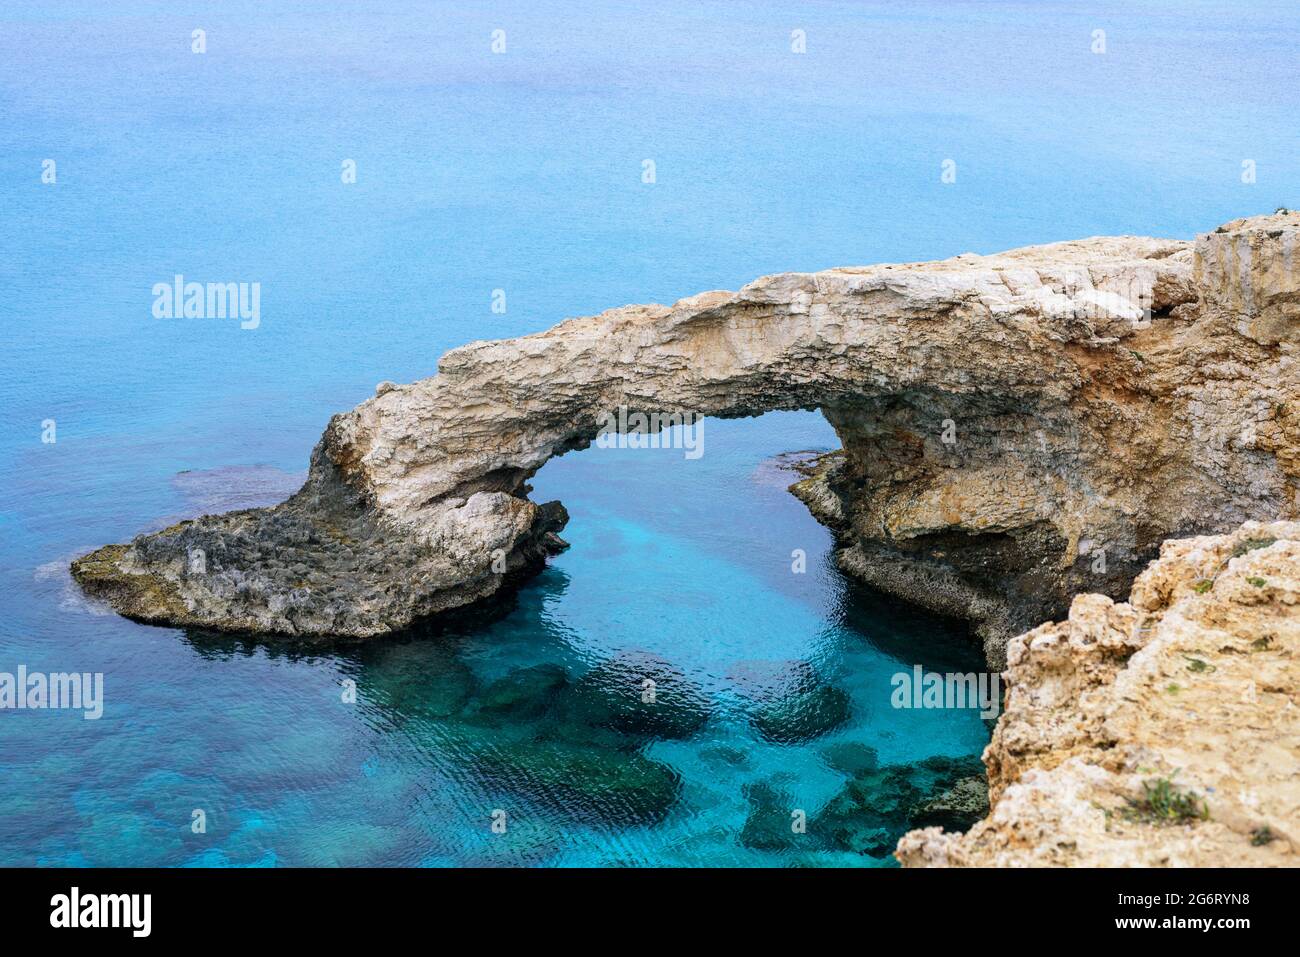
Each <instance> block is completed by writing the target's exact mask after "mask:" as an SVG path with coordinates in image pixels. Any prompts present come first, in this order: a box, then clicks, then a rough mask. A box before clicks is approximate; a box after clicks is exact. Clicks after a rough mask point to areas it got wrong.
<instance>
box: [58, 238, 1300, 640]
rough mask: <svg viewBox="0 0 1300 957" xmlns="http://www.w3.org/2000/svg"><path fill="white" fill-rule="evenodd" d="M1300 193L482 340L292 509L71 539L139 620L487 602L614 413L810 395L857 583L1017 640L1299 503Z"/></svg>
mask: <svg viewBox="0 0 1300 957" xmlns="http://www.w3.org/2000/svg"><path fill="white" fill-rule="evenodd" d="M1298 234H1300V215H1297V214H1279V215H1275V216H1269V217H1259V218H1255V219H1249V220H1241V221H1238V222H1234V223H1230V224H1228V225H1227V226H1225V227H1220V229H1219V230H1217V231H1216V232H1213V233H1210V234H1208V235H1206V236H1202V237H1201V238H1199V239H1198V240H1197V241H1196V243H1195V245H1193V244H1190V243H1186V242H1181V241H1173V240H1161V239H1145V238H1135V237H1114V238H1095V239H1086V240H1080V241H1076V242H1066V243H1058V244H1053V245H1048V246H1039V247H1032V248H1027V249H1021V250H1016V251H1013V252H1008V253H1003V254H1000V255H995V256H977V255H971V254H967V255H962V256H958V257H956V258H953V259H948V260H944V261H942V262H934V263H920V264H911V265H878V266H869V267H854V268H843V269H831V270H827V271H825V272H819V273H813V274H802V273H789V274H782V275H776V276H768V277H765V278H762V279H759V280H756V281H755V282H753V283H750V284H749V285H747V286H745V287H744V288H743V289H741V290H740V291H739V292H734V293H731V292H707V293H702V294H700V295H698V296H693V297H691V298H688V299H683V300H681V301H680V302H678V303H676V304H675V305H673V306H658V305H653V306H626V307H623V308H619V309H613V310H610V311H608V312H605V313H602V314H601V315H599V316H594V317H587V318H578V319H571V320H568V321H565V322H562V323H560V324H559V325H557V326H555V327H553V328H551V329H549V330H547V331H546V332H542V333H539V334H536V335H531V336H524V337H521V338H518V339H510V340H505V341H500V342H474V343H471V344H469V345H466V346H463V347H461V348H458V349H454V350H452V351H451V352H449V353H447V354H446V355H445V356H443V358H442V360H441V361H440V362H439V364H438V374H437V375H436V376H434V377H432V378H429V379H424V380H421V381H419V382H415V383H412V384H410V385H393V384H392V383H382V384H381V385H380V386H379V388H378V389H377V390H376V392H377V394H376V395H375V396H374V397H373V398H371V399H369V400H368V401H366V402H364V403H362V404H361V405H360V406H358V407H357V408H355V409H353V410H352V411H350V412H346V413H343V414H340V415H336V416H335V417H334V418H333V419H332V420H331V421H330V423H329V426H328V428H327V429H326V430H325V434H324V437H323V438H322V439H321V441H320V443H319V444H318V445H317V447H316V449H315V451H314V453H313V455H312V460H311V468H310V472H309V474H308V479H307V481H306V484H305V485H304V486H303V487H302V489H301V490H300V491H299V492H297V493H296V494H295V495H293V496H292V497H291V498H289V499H288V500H287V501H285V502H283V503H282V504H280V505H277V506H274V507H272V508H266V509H252V510H245V511H239V512H232V513H229V514H225V515H217V516H205V517H203V518H200V519H198V520H196V521H191V522H182V523H180V524H179V525H175V526H173V527H171V528H168V529H165V530H163V531H161V532H158V533H156V534H153V535H146V536H141V537H139V538H137V539H135V540H134V541H133V542H131V543H129V544H125V545H111V546H108V547H106V548H102V549H100V550H99V551H97V552H94V553H92V554H90V555H88V556H86V557H84V558H82V559H80V560H78V561H77V562H75V563H74V565H73V572H74V574H75V576H76V578H77V580H78V581H79V582H81V584H82V585H83V587H85V588H86V590H87V591H89V592H91V593H92V594H95V595H99V596H102V597H103V598H105V599H107V600H108V601H109V602H110V603H111V604H112V605H113V606H114V607H115V608H117V609H118V610H119V611H121V612H122V613H124V614H127V615H130V616H132V617H134V618H137V619H140V620H143V621H149V622H158V623H168V624H177V625H194V626H200V627H205V628H213V629H230V630H241V631H252V632H268V633H269V632H275V633H284V634H289V635H297V636H310V635H348V636H369V635H377V634H381V633H384V632H389V631H393V630H396V629H400V628H402V627H404V626H406V625H408V624H410V623H411V622H412V621H414V620H415V619H417V618H419V617H421V616H425V615H429V614H432V613H436V612H441V611H445V610H447V609H450V608H454V607H456V606H459V605H464V604H466V603H469V602H472V601H475V600H477V599H482V598H485V597H486V596H488V595H491V594H492V593H494V592H496V591H497V590H499V589H500V588H501V587H502V586H503V584H505V583H506V582H508V581H510V580H512V579H514V578H517V577H518V576H519V575H522V574H526V573H527V572H528V571H529V570H531V569H534V568H536V567H538V566H539V564H540V563H541V562H543V561H544V560H545V557H546V556H547V555H548V554H549V553H552V552H553V551H555V550H556V549H558V548H561V547H563V543H562V542H561V541H560V540H559V539H558V538H557V537H556V532H558V531H559V530H560V529H561V528H562V526H563V524H564V521H565V517H566V516H565V512H564V510H563V508H562V506H560V505H559V504H558V503H550V504H548V505H537V504H534V503H533V502H531V501H529V500H528V498H527V493H528V491H529V486H528V484H527V482H528V479H529V477H530V476H531V475H533V473H535V472H536V471H537V470H538V469H539V468H541V466H542V465H544V464H545V463H546V461H547V460H548V459H550V458H551V457H552V456H555V455H560V454H563V453H564V452H567V451H569V450H572V449H578V448H583V447H585V446H587V445H588V444H589V443H590V442H591V441H592V440H593V438H594V437H595V436H596V434H597V430H598V424H599V421H600V416H601V415H602V413H608V412H610V411H612V410H615V409H617V408H618V407H620V406H626V407H628V409H630V410H632V411H633V412H635V411H641V412H659V413H682V414H691V415H712V416H752V415H758V414H760V413H763V412H767V411H770V410H775V409H820V410H822V412H823V413H824V414H825V416H826V417H827V419H828V420H829V421H830V423H831V424H832V425H833V426H834V427H835V429H836V431H837V432H838V434H839V436H840V438H841V440H842V443H843V446H844V448H843V451H842V452H840V453H836V454H835V455H833V456H830V457H828V458H827V459H826V460H824V461H823V463H822V467H821V468H819V469H818V470H817V474H816V475H815V476H814V477H812V478H810V479H808V480H806V481H805V482H803V483H801V484H800V486H799V494H800V495H801V497H802V498H803V499H804V501H806V502H807V503H808V504H809V506H810V507H811V508H812V509H813V511H814V512H815V513H816V514H817V516H818V517H819V518H820V519H821V520H823V521H824V522H825V523H827V524H828V525H830V526H831V527H832V528H833V529H834V531H835V534H836V536H837V542H838V546H839V548H838V557H839V561H840V564H841V565H842V567H843V568H845V569H846V570H847V571H848V572H850V573H851V574H854V575H856V576H858V577H860V578H862V579H863V580H865V581H867V582H869V583H871V584H872V585H874V586H876V587H878V588H881V589H883V590H886V591H888V592H892V593H894V594H897V595H899V596H901V597H903V598H906V599H907V600H909V601H913V602H918V603H920V604H922V605H926V606H928V607H930V608H932V609H935V610H938V611H942V612H946V613H949V614H953V615H959V616H962V617H965V618H968V619H970V620H971V621H972V622H973V623H974V626H975V628H976V630H977V632H978V634H979V635H980V636H981V637H982V638H983V640H984V643H985V648H986V652H987V655H988V658H989V660H990V661H991V662H992V663H993V664H994V665H995V666H998V665H1000V664H1001V663H1002V661H1003V658H1004V648H1005V642H1006V639H1007V638H1008V637H1009V636H1010V635H1013V634H1016V633H1017V632H1019V631H1021V630H1023V629H1024V628H1026V627H1029V626H1030V625H1032V624H1034V623H1036V622H1038V621H1042V620H1044V619H1045V618H1050V617H1053V616H1057V615H1059V614H1061V613H1063V612H1064V610H1065V608H1066V607H1068V605H1069V600H1070V597H1071V596H1072V595H1074V594H1075V593H1076V592H1079V591H1082V590H1091V591H1100V592H1103V593H1105V594H1109V595H1112V596H1117V595H1121V594H1122V593H1123V591H1124V589H1126V588H1127V587H1128V585H1129V583H1130V582H1131V581H1132V578H1133V576H1134V575H1136V574H1137V572H1138V571H1139V570H1140V569H1141V568H1142V566H1143V565H1144V564H1145V563H1146V562H1147V561H1148V560H1149V559H1150V558H1151V557H1152V556H1153V555H1154V553H1155V551H1156V549H1157V548H1158V546H1159V543H1160V542H1161V541H1162V540H1163V539H1164V538H1166V537H1169V536H1171V535H1186V534H1193V533H1206V532H1216V531H1224V530H1227V529H1229V528H1232V527H1235V526H1237V525H1238V524H1240V523H1241V522H1242V521H1244V520H1246V519H1250V518H1278V517H1281V518H1288V517H1293V515H1294V513H1295V511H1296V506H1295V485H1296V480H1297V470H1298V468H1300V461H1298V460H1297V449H1300V443H1298V442H1297V435H1296V432H1297V428H1298V425H1297V423H1298V422H1300V411H1298V410H1297V408H1296V406H1295V404H1294V402H1293V401H1292V397H1293V396H1294V395H1295V393H1296V389H1295V386H1296V366H1295V361H1294V356H1293V352H1294V344H1295V332H1294V330H1295V328H1296V319H1297V318H1300V263H1297V247H1298V246H1300V243H1297V235H1298Z"/></svg>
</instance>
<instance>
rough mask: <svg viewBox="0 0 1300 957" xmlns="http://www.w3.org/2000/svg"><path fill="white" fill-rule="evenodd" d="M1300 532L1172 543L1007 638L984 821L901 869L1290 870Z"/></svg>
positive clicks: (1296, 838) (1297, 819)
mask: <svg viewBox="0 0 1300 957" xmlns="http://www.w3.org/2000/svg"><path fill="white" fill-rule="evenodd" d="M1298 604H1300V523H1295V522H1274V523H1268V524H1260V523H1256V522H1248V523H1246V524H1245V525H1243V526H1242V527H1241V528H1240V529H1238V530H1237V531H1235V532H1234V533H1232V534H1229V535H1220V536H1204V537H1196V538H1187V539H1177V540H1171V541H1168V542H1166V543H1165V544H1164V546H1163V548H1162V549H1161V552H1160V558H1159V559H1158V560H1157V561H1155V562H1154V563H1152V564H1151V566H1150V567H1149V568H1148V569H1147V570H1146V571H1144V572H1143V573H1142V574H1141V575H1140V576H1139V577H1138V579H1137V581H1136V582H1134V584H1133V589H1132V594H1131V595H1130V597H1129V600H1128V602H1125V603H1118V604H1117V603H1115V602H1114V601H1112V600H1111V599H1110V598H1107V597H1106V596H1104V595H1097V594H1089V595H1079V596H1078V597H1077V598H1075V599H1074V603H1073V605H1072V606H1071V608H1070V615H1069V619H1068V620H1066V621H1064V622H1061V623H1057V624H1045V625H1042V626H1040V627H1038V628H1035V629H1034V630H1032V631H1030V632H1027V633H1025V634H1023V635H1020V636H1018V637H1017V638H1015V639H1013V640H1012V641H1011V642H1010V644H1009V646H1008V649H1007V672H1006V674H1005V675H1004V681H1005V683H1006V686H1007V689H1008V690H1007V697H1006V707H1005V711H1004V713H1003V715H1002V718H1001V720H1000V721H999V723H998V726H997V729H996V731H995V732H994V734H993V740H992V741H991V742H990V744H989V746H988V748H987V749H986V750H985V752H984V763H985V765H986V766H987V768H988V778H989V797H990V800H991V803H992V811H991V813H990V814H989V815H988V817H986V818H985V819H984V820H983V821H981V822H979V823H978V824H976V825H975V826H974V827H972V828H971V829H970V830H969V831H967V832H966V833H964V834H951V833H945V832H944V831H943V830H942V828H940V827H928V828H925V829H922V830H917V831H912V832H911V833H909V834H907V835H905V836H904V837H903V839H902V840H901V841H900V842H899V844H898V848H897V852H896V854H897V857H898V858H899V860H901V861H902V862H903V863H904V864H905V865H908V866H978V867H1005V866H1105V867H1116V866H1142V867H1151V866H1165V865H1168V866H1178V867H1211V866H1213V867H1219V866H1255V867H1260V866H1270V865H1272V866H1296V865H1297V864H1300V855H1298V854H1297V851H1300V607H1298Z"/></svg>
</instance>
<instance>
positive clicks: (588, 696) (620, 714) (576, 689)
mask: <svg viewBox="0 0 1300 957" xmlns="http://www.w3.org/2000/svg"><path fill="white" fill-rule="evenodd" d="M560 711H561V714H562V715H563V716H564V717H565V719H567V720H570V721H574V722H578V723H581V724H585V725H588V726H592V727H601V728H609V729H611V730H614V731H620V732H623V733H624V734H630V735H637V736H645V737H651V738H689V737H690V736H691V735H693V734H694V733H695V732H696V731H698V730H699V729H700V728H701V727H703V725H704V723H705V722H706V721H708V719H709V713H710V711H711V705H710V702H709V700H708V698H707V696H706V695H705V694H704V693H703V692H702V691H701V690H700V689H699V688H698V687H697V686H696V685H695V684H694V683H693V682H692V681H691V680H690V679H689V678H688V677H687V676H686V674H685V673H684V672H682V671H681V670H680V669H679V668H677V667H676V666H675V665H673V664H672V663H671V662H669V661H665V660H664V659H662V658H658V657H656V656H654V655H649V654H644V653H625V654H621V655H619V656H617V657H615V658H611V659H610V660H608V661H605V662H602V663H601V664H599V665H597V666H596V667H594V668H592V669H591V670H590V671H588V672H587V673H586V674H585V675H583V676H582V678H580V679H579V680H578V681H577V682H576V683H575V684H574V685H573V687H572V689H571V690H570V692H569V693H567V694H566V695H565V696H564V699H563V701H562V702H561V705H560Z"/></svg>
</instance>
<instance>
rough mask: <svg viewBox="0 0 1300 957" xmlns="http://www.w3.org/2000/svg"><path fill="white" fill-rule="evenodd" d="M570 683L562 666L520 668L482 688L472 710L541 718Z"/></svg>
mask: <svg viewBox="0 0 1300 957" xmlns="http://www.w3.org/2000/svg"><path fill="white" fill-rule="evenodd" d="M568 685H569V677H568V674H567V673H566V672H565V670H564V669H563V668H561V667H560V666H559V665H535V666H533V667H531V668H520V669H518V670H517V671H512V672H510V674H508V675H506V676H505V677H504V678H500V679H498V680H497V681H494V682H492V684H490V685H488V686H487V687H486V688H485V689H483V691H482V692H480V693H479V694H478V696H477V697H476V698H475V700H474V703H473V708H472V710H473V712H474V713H475V714H478V715H491V716H501V717H508V718H511V719H513V720H529V719H536V718H540V717H542V716H543V715H545V714H546V713H547V712H548V711H549V710H550V709H551V706H552V705H553V704H554V702H555V699H556V697H557V696H558V695H559V694H560V692H562V691H563V690H564V689H565V688H567V687H568Z"/></svg>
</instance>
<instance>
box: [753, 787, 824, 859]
mask: <svg viewBox="0 0 1300 957" xmlns="http://www.w3.org/2000/svg"><path fill="white" fill-rule="evenodd" d="M744 794H745V799H746V800H747V801H749V816H748V817H747V818H746V819H745V826H744V827H743V828H741V831H740V843H741V844H742V845H744V846H745V847H748V848H752V849H754V850H757V851H787V850H790V849H792V848H795V847H801V846H805V847H806V846H809V844H810V841H809V839H808V836H807V833H806V831H805V832H804V833H798V832H796V831H795V830H794V828H793V826H792V824H793V814H794V812H795V807H794V802H793V801H791V800H790V798H789V796H788V795H786V794H785V793H784V792H782V791H780V790H778V789H777V788H775V787H773V786H772V785H770V784H764V783H762V782H759V783H756V784H747V785H745V787H744Z"/></svg>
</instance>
